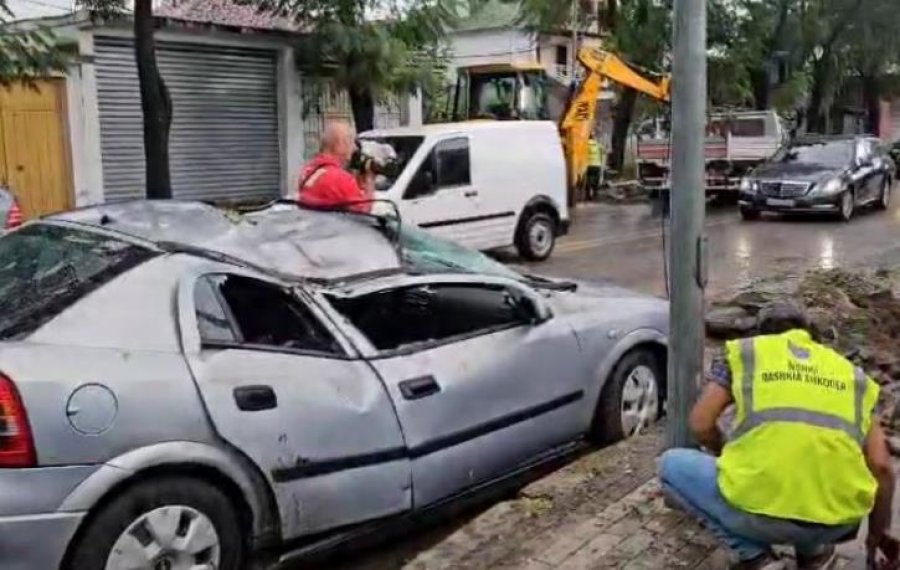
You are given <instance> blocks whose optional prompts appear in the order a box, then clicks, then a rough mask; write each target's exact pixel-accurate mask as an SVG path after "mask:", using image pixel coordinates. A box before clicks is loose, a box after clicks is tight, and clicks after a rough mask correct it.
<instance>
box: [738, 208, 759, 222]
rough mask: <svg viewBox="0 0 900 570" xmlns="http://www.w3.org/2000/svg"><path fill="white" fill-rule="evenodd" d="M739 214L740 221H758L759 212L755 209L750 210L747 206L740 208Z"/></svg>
mask: <svg viewBox="0 0 900 570" xmlns="http://www.w3.org/2000/svg"><path fill="white" fill-rule="evenodd" d="M740 212H741V219H742V220H746V221H750V220H758V219H759V215H760V211H759V210H757V209H756V208H751V207H749V206H741V208H740Z"/></svg>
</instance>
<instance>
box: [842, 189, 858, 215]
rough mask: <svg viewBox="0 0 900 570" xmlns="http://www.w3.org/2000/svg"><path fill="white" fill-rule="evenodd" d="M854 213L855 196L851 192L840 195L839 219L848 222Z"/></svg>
mask: <svg viewBox="0 0 900 570" xmlns="http://www.w3.org/2000/svg"><path fill="white" fill-rule="evenodd" d="M854 213H856V195H855V194H854V193H853V190H847V191H846V192H844V193H843V194H841V213H840V215H841V219H842V220H843V221H845V222H849V221H850V220H852V219H853V214H854Z"/></svg>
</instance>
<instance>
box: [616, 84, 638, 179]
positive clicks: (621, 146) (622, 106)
mask: <svg viewBox="0 0 900 570" xmlns="http://www.w3.org/2000/svg"><path fill="white" fill-rule="evenodd" d="M637 97H638V92H637V91H635V90H634V89H631V88H625V89H624V90H623V91H622V94H621V96H620V97H619V102H618V104H617V105H616V108H615V110H614V111H613V132H612V144H611V146H612V148H611V149H610V150H611V152H610V157H609V167H610V168H611V169H612V170H617V171H619V172H621V171H622V167H623V166H624V165H625V147H626V146H627V144H628V129H629V128H631V119H632V117H633V116H634V105H635V103H636V102H637Z"/></svg>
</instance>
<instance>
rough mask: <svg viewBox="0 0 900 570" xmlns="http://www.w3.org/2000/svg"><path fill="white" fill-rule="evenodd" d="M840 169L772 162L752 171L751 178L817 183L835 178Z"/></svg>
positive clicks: (799, 163) (823, 165) (809, 164)
mask: <svg viewBox="0 0 900 570" xmlns="http://www.w3.org/2000/svg"><path fill="white" fill-rule="evenodd" d="M841 172H842V169H840V168H837V167H834V166H829V165H826V164H814V163H801V162H772V163H769V164H763V165H761V166H759V167H758V168H757V169H756V170H754V171H753V177H754V178H759V179H766V180H779V181H786V182H819V181H821V180H823V179H825V178H830V177H833V176H837V175H839V174H840V173H841Z"/></svg>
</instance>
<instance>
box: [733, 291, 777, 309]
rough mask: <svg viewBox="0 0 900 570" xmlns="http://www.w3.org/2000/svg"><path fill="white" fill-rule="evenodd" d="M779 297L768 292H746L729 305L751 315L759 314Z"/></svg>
mask: <svg viewBox="0 0 900 570" xmlns="http://www.w3.org/2000/svg"><path fill="white" fill-rule="evenodd" d="M776 298H777V295H775V294H773V293H769V292H766V291H758V290H757V291H744V292H743V293H739V294H738V295H737V296H736V297H734V298H733V299H731V301H729V302H728V305H733V306H735V307H740V308H742V309H744V310H745V311H747V312H748V313H749V314H751V315H757V314H759V311H760V310H762V308H763V307H765V306H766V305H768V304H770V303H772V302H773V301H775V300H776Z"/></svg>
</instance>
